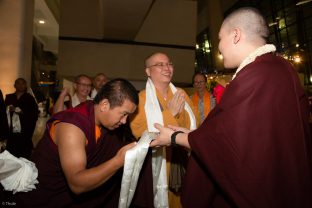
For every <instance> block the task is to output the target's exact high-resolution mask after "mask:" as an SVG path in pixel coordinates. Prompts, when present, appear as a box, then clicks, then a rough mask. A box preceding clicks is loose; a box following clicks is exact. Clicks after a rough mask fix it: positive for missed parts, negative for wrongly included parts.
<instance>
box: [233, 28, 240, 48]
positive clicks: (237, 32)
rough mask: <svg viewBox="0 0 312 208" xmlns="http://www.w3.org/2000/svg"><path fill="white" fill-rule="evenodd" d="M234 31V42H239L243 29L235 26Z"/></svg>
mask: <svg viewBox="0 0 312 208" xmlns="http://www.w3.org/2000/svg"><path fill="white" fill-rule="evenodd" d="M233 33H234V38H233V43H234V44H237V43H238V42H239V40H240V39H241V31H240V29H238V28H235V29H234V30H233Z"/></svg>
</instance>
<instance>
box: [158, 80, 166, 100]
mask: <svg viewBox="0 0 312 208" xmlns="http://www.w3.org/2000/svg"><path fill="white" fill-rule="evenodd" d="M155 87H156V89H157V90H158V92H159V93H160V95H161V96H162V97H163V98H164V99H165V100H166V99H167V95H168V90H169V84H167V83H166V84H157V85H155Z"/></svg>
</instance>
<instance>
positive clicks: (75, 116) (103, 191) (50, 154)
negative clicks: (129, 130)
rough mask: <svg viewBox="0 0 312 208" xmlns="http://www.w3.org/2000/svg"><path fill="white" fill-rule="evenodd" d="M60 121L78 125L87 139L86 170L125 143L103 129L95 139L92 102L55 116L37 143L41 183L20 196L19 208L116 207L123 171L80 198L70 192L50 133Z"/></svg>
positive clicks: (36, 154) (35, 156)
mask: <svg viewBox="0 0 312 208" xmlns="http://www.w3.org/2000/svg"><path fill="white" fill-rule="evenodd" d="M54 120H59V121H61V122H67V123H71V124H74V125H76V126H77V127H78V128H80V129H81V130H82V131H83V132H84V134H85V136H86V138H87V140H88V144H87V146H86V154H87V167H86V168H92V167H95V166H98V165H100V164H101V163H104V162H106V161H107V160H109V159H111V158H112V157H114V156H115V154H116V153H117V151H118V150H119V149H120V148H121V147H122V146H123V145H125V144H126V143H128V142H123V141H121V140H120V139H118V138H117V136H116V135H115V134H114V133H112V132H111V131H108V130H106V129H105V128H102V132H101V138H100V139H99V141H98V143H96V140H95V119H94V105H93V103H92V102H91V101H89V102H85V103H83V104H81V105H79V106H78V107H77V108H72V109H69V110H66V111H62V112H60V113H57V114H55V115H53V117H52V118H51V119H50V120H49V121H48V122H47V130H46V132H45V134H44V137H43V138H42V139H41V140H40V142H39V143H38V145H37V147H36V150H35V152H34V154H33V155H32V160H33V161H34V162H35V164H36V167H37V168H38V173H39V175H38V180H39V184H37V185H36V190H33V191H31V192H27V193H19V196H18V199H19V200H18V201H17V206H19V207H51V208H52V207H53V208H55V207H88V208H89V207H99V206H102V207H117V206H118V200H119V192H120V182H121V177H122V168H121V169H120V170H119V171H118V172H116V173H115V174H114V175H113V176H112V177H111V178H110V179H109V180H108V181H106V182H105V183H104V184H103V185H101V186H100V187H98V188H97V189H95V190H92V191H90V192H87V193H83V194H80V195H75V194H74V193H72V192H71V190H70V188H69V186H68V184H67V181H66V178H65V176H64V173H63V170H62V168H61V163H60V159H59V154H58V150H57V146H56V144H55V143H54V142H53V141H52V139H51V137H50V134H49V130H50V128H51V125H52V122H53V121H54Z"/></svg>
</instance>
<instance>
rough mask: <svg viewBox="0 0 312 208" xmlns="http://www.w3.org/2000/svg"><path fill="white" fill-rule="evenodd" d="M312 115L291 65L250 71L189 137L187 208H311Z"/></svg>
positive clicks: (279, 62)
mask: <svg viewBox="0 0 312 208" xmlns="http://www.w3.org/2000/svg"><path fill="white" fill-rule="evenodd" d="M308 112H309V111H308V102H307V98H306V96H305V94H304V91H303V89H302V87H301V86H300V83H299V79H298V77H297V74H296V72H295V70H294V69H293V67H292V66H291V65H290V64H289V63H288V62H287V61H285V60H284V59H283V58H281V57H278V56H275V55H273V54H265V55H262V56H260V57H257V58H256V60H255V61H254V62H252V63H250V64H249V65H247V66H245V67H244V68H243V69H242V70H241V71H240V72H239V73H238V74H237V77H236V78H235V79H234V80H233V81H232V82H231V83H230V84H229V85H228V86H227V87H226V90H225V92H224V94H223V97H222V98H221V102H220V103H219V104H218V105H217V106H216V108H215V109H214V110H213V111H211V112H210V114H209V115H208V117H207V119H206V120H205V121H204V123H203V124H202V125H201V126H200V127H199V128H198V129H197V130H195V131H193V132H191V133H190V134H189V137H188V138H189V143H190V146H191V149H192V153H191V157H190V160H189V163H188V168H187V173H186V176H185V177H186V180H185V181H184V182H185V183H184V187H183V193H182V199H181V200H182V204H183V206H184V207H196V208H198V207H205V208H207V207H218V208H219V207H240V208H245V207H246V208H247V207H248V208H249V207H259V208H264V207H265V208H269V207H272V208H279V207H280V208H285V207H289V208H294V207H300V208H311V207H312V183H311V178H312V175H311V135H310V132H309V125H308V115H309V113H308Z"/></svg>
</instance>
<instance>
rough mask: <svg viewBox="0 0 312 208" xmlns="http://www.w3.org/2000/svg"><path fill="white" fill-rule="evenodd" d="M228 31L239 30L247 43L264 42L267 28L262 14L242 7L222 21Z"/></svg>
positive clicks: (267, 32)
mask: <svg viewBox="0 0 312 208" xmlns="http://www.w3.org/2000/svg"><path fill="white" fill-rule="evenodd" d="M222 26H224V27H226V28H228V29H229V30H231V29H234V28H240V29H241V30H242V32H243V33H244V34H245V35H246V39H247V40H249V41H261V42H263V41H264V42H266V38H267V37H268V36H269V28H268V25H267V23H266V20H265V19H264V17H263V16H262V14H261V13H260V12H259V11H258V10H257V9H255V8H251V7H243V8H240V9H237V10H235V11H234V12H232V13H231V14H230V15H228V16H227V17H226V18H225V20H224V21H223V25H222Z"/></svg>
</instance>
